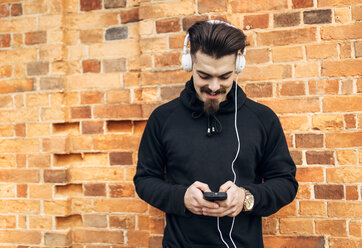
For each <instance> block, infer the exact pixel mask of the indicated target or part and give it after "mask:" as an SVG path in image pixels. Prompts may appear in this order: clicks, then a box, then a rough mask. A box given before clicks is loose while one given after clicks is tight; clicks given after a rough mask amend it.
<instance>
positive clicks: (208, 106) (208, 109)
mask: <svg viewBox="0 0 362 248" xmlns="http://www.w3.org/2000/svg"><path fill="white" fill-rule="evenodd" d="M200 91H201V92H204V93H207V94H211V93H212V92H213V91H212V90H211V89H209V87H207V86H203V87H201V88H200ZM214 93H215V94H225V93H226V88H225V87H221V88H220V89H219V90H217V91H215V92H214ZM219 108H220V102H219V100H218V99H206V101H205V102H204V111H205V113H206V114H207V115H214V114H216V113H217V111H219Z"/></svg>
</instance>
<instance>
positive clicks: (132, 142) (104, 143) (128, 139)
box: [93, 134, 140, 151]
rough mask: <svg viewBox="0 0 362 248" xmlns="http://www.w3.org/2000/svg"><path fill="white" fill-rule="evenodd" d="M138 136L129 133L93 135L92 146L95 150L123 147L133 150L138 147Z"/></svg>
mask: <svg viewBox="0 0 362 248" xmlns="http://www.w3.org/2000/svg"><path fill="white" fill-rule="evenodd" d="M139 141H140V137H135V136H131V135H124V134H123V135H115V134H113V135H104V136H94V137H93V146H94V149H96V150H113V149H123V150H126V151H134V150H136V149H137V148H138V145H139Z"/></svg>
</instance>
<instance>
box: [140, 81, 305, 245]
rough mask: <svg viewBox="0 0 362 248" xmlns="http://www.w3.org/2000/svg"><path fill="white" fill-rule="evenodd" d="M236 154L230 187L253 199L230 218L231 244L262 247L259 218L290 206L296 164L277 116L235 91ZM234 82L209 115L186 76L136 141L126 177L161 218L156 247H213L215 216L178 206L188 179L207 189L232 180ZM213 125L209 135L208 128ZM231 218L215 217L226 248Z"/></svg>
mask: <svg viewBox="0 0 362 248" xmlns="http://www.w3.org/2000/svg"><path fill="white" fill-rule="evenodd" d="M237 93H238V98H237V101H238V118H237V125H238V132H239V137H240V153H239V156H238V158H237V159H236V162H235V165H234V168H235V172H236V185H238V186H242V187H244V188H246V189H248V190H249V191H250V192H251V193H252V194H253V195H254V198H255V206H254V209H253V210H252V211H251V212H248V213H245V212H241V213H240V214H239V215H238V216H237V217H236V219H235V224H234V228H233V232H232V239H233V241H234V242H235V244H236V246H237V247H238V248H242V247H247V248H249V247H263V239H262V223H261V217H262V216H268V215H271V214H273V213H275V212H276V211H278V210H279V209H280V208H281V207H283V206H284V205H286V204H288V203H290V202H291V201H292V200H293V199H294V197H295V195H296V192H297V189H298V183H297V181H296V179H295V171H296V167H295V164H294V162H293V160H292V159H291V157H290V154H289V150H288V147H287V143H286V140H285V136H284V133H283V130H282V127H281V125H280V122H279V119H278V117H277V116H276V115H275V113H274V112H273V111H272V110H271V109H269V108H268V107H266V106H264V105H262V104H259V103H256V102H254V101H252V100H251V99H249V98H247V97H246V95H245V93H244V92H243V90H242V89H241V88H240V87H238V92H237ZM234 94H235V83H234V86H233V87H232V89H231V90H230V92H229V93H228V95H227V99H226V100H225V101H224V102H222V103H221V104H220V109H219V111H218V112H217V113H216V115H215V116H211V117H208V116H207V115H206V114H204V112H203V102H202V101H200V100H199V99H198V97H197V93H196V91H195V89H194V86H193V81H192V78H191V80H190V81H189V82H187V83H186V87H185V89H184V90H183V91H182V92H181V95H180V97H179V98H176V99H175V100H173V101H171V102H169V103H166V104H164V105H162V106H160V107H158V108H157V109H156V110H154V112H153V113H152V114H151V116H150V118H149V120H148V122H147V125H146V128H145V131H144V133H143V136H142V140H141V144H140V148H139V154H138V164H137V172H136V175H135V177H134V183H135V186H136V191H137V193H138V195H139V196H140V198H142V199H143V200H145V201H146V202H147V203H149V204H151V205H152V206H154V207H156V208H159V209H161V210H162V211H164V212H165V213H166V222H167V224H166V227H165V232H164V239H163V247H171V248H188V247H195V248H220V247H225V245H224V244H223V243H222V240H221V238H220V235H219V232H218V229H217V224H216V218H215V217H209V216H202V215H195V214H193V213H191V212H189V211H188V210H187V209H186V208H185V204H184V195H185V192H186V189H187V188H188V187H189V186H190V185H191V184H192V183H194V182H195V181H200V182H203V183H206V184H208V185H209V187H210V189H211V190H212V191H218V190H219V187H220V186H221V185H222V184H224V183H225V182H227V181H229V180H230V181H233V173H232V170H231V163H232V161H233V159H234V157H235V155H236V152H237V145H238V144H237V138H236V134H235V129H234V111H235V108H234V106H235V104H234V103H235V101H234V100H235V99H234ZM213 127H214V132H213V131H210V132H208V130H212V129H213ZM231 222H232V218H230V217H223V218H220V229H221V231H222V233H223V237H224V239H225V241H226V242H227V243H228V244H229V247H234V246H233V245H232V243H231V241H230V238H229V231H230V228H231Z"/></svg>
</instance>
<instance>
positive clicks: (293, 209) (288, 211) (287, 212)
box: [273, 201, 297, 217]
mask: <svg viewBox="0 0 362 248" xmlns="http://www.w3.org/2000/svg"><path fill="white" fill-rule="evenodd" d="M296 214H297V203H296V202H295V201H293V202H291V203H289V204H288V205H286V206H284V207H282V208H281V209H280V210H279V211H278V212H276V213H275V214H273V216H278V217H279V216H295V215H296Z"/></svg>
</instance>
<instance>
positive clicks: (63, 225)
mask: <svg viewBox="0 0 362 248" xmlns="http://www.w3.org/2000/svg"><path fill="white" fill-rule="evenodd" d="M55 219H56V227H57V229H67V228H69V227H71V228H74V227H80V226H83V223H82V216H81V215H79V214H73V215H69V216H66V217H63V216H56V218H55Z"/></svg>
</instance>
